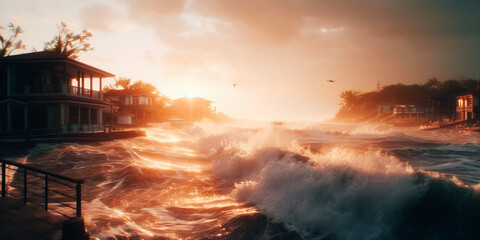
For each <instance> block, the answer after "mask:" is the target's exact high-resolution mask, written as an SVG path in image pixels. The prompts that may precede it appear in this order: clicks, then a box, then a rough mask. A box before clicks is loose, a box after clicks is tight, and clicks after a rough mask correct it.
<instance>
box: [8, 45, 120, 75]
mask: <svg viewBox="0 0 480 240" xmlns="http://www.w3.org/2000/svg"><path fill="white" fill-rule="evenodd" d="M0 62H14V63H18V62H61V63H69V64H73V65H76V66H79V67H82V68H86V69H88V70H90V71H93V72H95V73H97V74H98V75H100V76H102V77H114V76H115V74H112V73H109V72H106V71H104V70H101V69H98V68H96V67H93V66H90V65H88V64H85V63H82V62H80V61H77V60H74V59H71V58H67V57H65V56H63V55H61V54H59V53H56V52H52V51H41V52H32V53H24V54H18V55H12V56H7V57H4V58H0Z"/></svg>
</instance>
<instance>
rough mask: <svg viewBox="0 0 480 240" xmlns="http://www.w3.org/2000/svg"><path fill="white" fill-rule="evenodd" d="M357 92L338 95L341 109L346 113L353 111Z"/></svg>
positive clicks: (350, 91) (345, 92) (344, 92)
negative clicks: (340, 100)
mask: <svg viewBox="0 0 480 240" xmlns="http://www.w3.org/2000/svg"><path fill="white" fill-rule="evenodd" d="M358 94H359V93H358V92H357V91H352V90H348V91H343V92H342V93H341V94H340V98H341V99H342V103H340V104H341V105H342V108H344V109H345V110H347V111H351V110H352V109H353V106H355V104H356V103H357V100H358Z"/></svg>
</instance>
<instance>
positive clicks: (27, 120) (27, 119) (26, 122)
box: [24, 104, 29, 129]
mask: <svg viewBox="0 0 480 240" xmlns="http://www.w3.org/2000/svg"><path fill="white" fill-rule="evenodd" d="M24 110H25V114H24V119H25V122H24V127H25V129H28V127H29V126H28V123H29V115H28V105H27V104H25V105H24Z"/></svg>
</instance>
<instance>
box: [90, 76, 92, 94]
mask: <svg viewBox="0 0 480 240" xmlns="http://www.w3.org/2000/svg"><path fill="white" fill-rule="evenodd" d="M92 96H93V76H92V74H90V97H92Z"/></svg>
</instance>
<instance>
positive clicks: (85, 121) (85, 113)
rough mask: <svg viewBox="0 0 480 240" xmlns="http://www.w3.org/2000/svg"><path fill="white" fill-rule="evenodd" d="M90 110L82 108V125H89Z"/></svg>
mask: <svg viewBox="0 0 480 240" xmlns="http://www.w3.org/2000/svg"><path fill="white" fill-rule="evenodd" d="M88 112H89V109H88V108H83V107H82V108H80V124H88Z"/></svg>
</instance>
